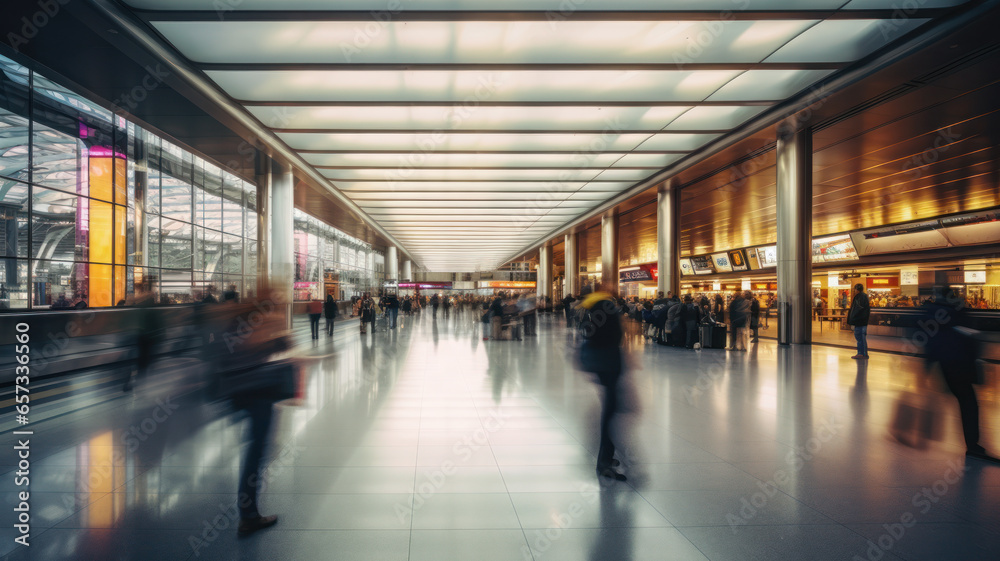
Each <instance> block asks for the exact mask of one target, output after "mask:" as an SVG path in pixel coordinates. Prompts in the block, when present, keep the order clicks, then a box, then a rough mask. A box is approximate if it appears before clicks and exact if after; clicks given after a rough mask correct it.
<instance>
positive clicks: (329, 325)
mask: <svg viewBox="0 0 1000 561" xmlns="http://www.w3.org/2000/svg"><path fill="white" fill-rule="evenodd" d="M338 315H340V311H339V310H338V309H337V302H335V301H334V299H333V295H332V294H327V295H326V302H323V316H324V317H326V336H327V337H333V320H334V319H336V318H337V316H338Z"/></svg>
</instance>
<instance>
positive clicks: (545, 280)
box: [536, 245, 552, 302]
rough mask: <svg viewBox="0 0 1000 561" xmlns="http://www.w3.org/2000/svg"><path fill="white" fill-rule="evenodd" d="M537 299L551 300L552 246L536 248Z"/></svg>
mask: <svg viewBox="0 0 1000 561" xmlns="http://www.w3.org/2000/svg"><path fill="white" fill-rule="evenodd" d="M536 292H537V293H538V298H540V299H541V300H542V301H543V302H544V301H545V299H546V298H552V246H550V245H543V246H542V247H540V248H538V288H537V290H536Z"/></svg>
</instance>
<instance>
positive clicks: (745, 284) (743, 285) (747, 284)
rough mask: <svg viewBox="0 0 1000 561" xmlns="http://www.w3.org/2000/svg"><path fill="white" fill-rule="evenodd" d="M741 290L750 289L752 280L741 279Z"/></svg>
mask: <svg viewBox="0 0 1000 561" xmlns="http://www.w3.org/2000/svg"><path fill="white" fill-rule="evenodd" d="M740 290H750V281H748V280H743V281H740Z"/></svg>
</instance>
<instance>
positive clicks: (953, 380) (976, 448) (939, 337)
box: [859, 285, 1000, 463]
mask: <svg viewBox="0 0 1000 561" xmlns="http://www.w3.org/2000/svg"><path fill="white" fill-rule="evenodd" d="M859 286H860V285H859ZM918 325H920V326H921V327H922V328H923V331H924V333H925V334H926V335H927V336H928V339H927V343H926V345H925V346H924V352H925V354H926V358H927V365H928V369H929V370H931V369H933V368H934V366H937V367H938V368H939V369H940V372H941V375H942V377H943V378H944V382H945V384H946V385H947V386H948V391H950V392H951V393H952V394H953V395H954V396H955V399H957V400H958V409H959V412H960V414H961V418H962V433H963V435H964V437H965V455H966V456H968V457H971V458H978V459H980V460H987V461H991V462H997V463H1000V459H998V458H995V457H993V456H990V455H989V454H987V453H986V449H985V448H983V446H981V445H980V444H979V403H978V401H977V400H976V390H975V388H974V387H973V385H974V384H976V383H982V381H981V380H979V371H978V366H979V365H978V364H977V362H976V361H977V359H978V358H979V341H978V339H977V338H976V336H977V335H978V331H976V330H974V329H971V328H970V325H971V318H970V317H969V314H968V312H966V310H965V302H964V301H963V300H962V298H960V297H959V296H958V295H956V294H955V293H954V291H950V290H949V291H948V292H947V293H946V292H945V291H944V289H938V290H936V291H935V295H934V299H933V301H928V302H927V303H926V304H924V306H923V320H922V321H921V322H919V323H918Z"/></svg>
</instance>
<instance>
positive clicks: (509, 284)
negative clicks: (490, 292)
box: [476, 281, 535, 288]
mask: <svg viewBox="0 0 1000 561" xmlns="http://www.w3.org/2000/svg"><path fill="white" fill-rule="evenodd" d="M476 284H477V286H478V287H479V288H535V283H534V281H479V282H478V283H476Z"/></svg>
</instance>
